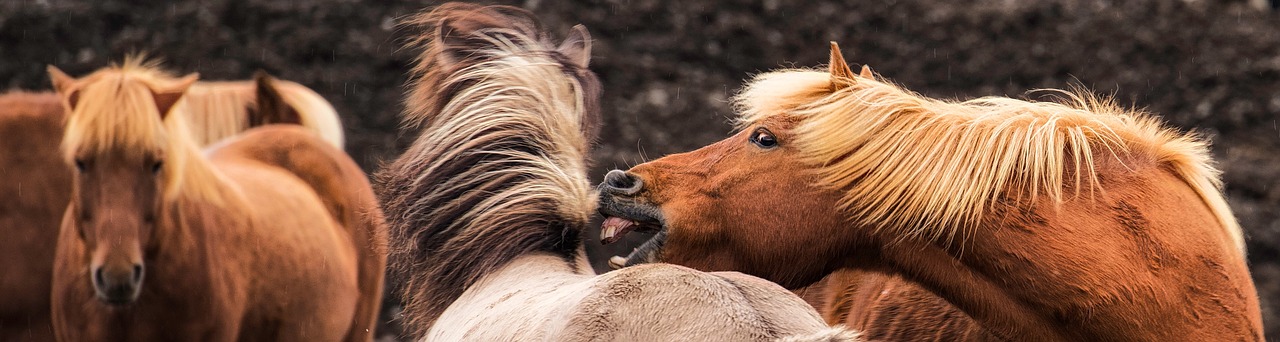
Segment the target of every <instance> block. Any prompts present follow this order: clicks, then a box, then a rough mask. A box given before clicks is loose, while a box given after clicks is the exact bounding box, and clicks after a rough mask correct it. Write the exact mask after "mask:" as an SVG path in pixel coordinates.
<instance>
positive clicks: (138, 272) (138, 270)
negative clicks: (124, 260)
mask: <svg viewBox="0 0 1280 342" xmlns="http://www.w3.org/2000/svg"><path fill="white" fill-rule="evenodd" d="M141 282H142V264H134V265H133V284H134V285H137V284H139V283H141Z"/></svg>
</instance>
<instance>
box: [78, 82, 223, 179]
mask: <svg viewBox="0 0 1280 342" xmlns="http://www.w3.org/2000/svg"><path fill="white" fill-rule="evenodd" d="M157 64H158V63H156V62H148V61H146V60H145V58H143V57H128V58H126V59H125V62H124V63H122V64H120V65H112V66H110V67H107V68H103V69H101V70H98V71H96V72H94V73H92V74H90V75H88V76H85V77H82V78H80V79H77V80H75V81H73V84H70V85H67V86H66V88H65V89H60V90H59V95H61V96H62V98H63V107H64V108H70V109H69V110H67V113H68V116H67V123H66V129H65V132H64V135H63V139H62V152H63V158H65V160H66V161H67V163H68V164H71V163H74V160H75V159H76V158H78V157H80V156H83V155H93V154H101V153H112V151H123V152H125V153H132V154H135V156H141V155H144V154H152V155H163V157H164V162H163V164H162V167H163V172H164V175H165V176H164V177H165V180H164V182H165V187H164V189H165V193H164V197H165V199H167V200H174V199H177V198H178V197H179V196H180V195H181V196H190V197H196V198H201V199H204V200H207V201H210V202H213V203H223V202H224V201H223V198H224V197H223V196H222V193H221V191H220V190H219V189H220V188H219V187H218V185H219V183H220V182H218V181H217V180H218V179H220V174H218V173H217V172H216V171H214V170H213V169H212V168H211V166H210V165H209V164H208V162H207V161H206V160H205V159H204V157H203V156H202V155H201V154H200V152H199V150H198V148H197V146H198V145H196V144H195V143H194V142H193V141H192V140H191V138H190V137H189V134H188V132H190V130H188V129H187V123H186V117H187V115H185V114H179V113H177V112H180V111H182V110H184V108H185V107H184V106H183V105H182V101H183V100H181V99H179V100H178V102H177V103H175V104H174V105H173V106H172V110H171V111H170V115H166V116H164V119H163V120H161V113H160V112H159V109H158V108H157V106H156V99H155V95H154V94H155V93H156V92H160V91H165V90H169V89H171V88H174V87H180V86H182V83H183V82H184V81H186V79H175V78H173V77H172V76H170V75H169V74H168V73H166V72H164V71H161V70H160V69H159V68H158V65H157ZM56 83H57V80H55V85H56ZM68 94H74V95H72V97H74V98H75V100H74V102H75V105H74V106H71V99H70V98H69V97H68ZM173 132H182V133H180V134H173Z"/></svg>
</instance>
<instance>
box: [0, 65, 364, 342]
mask: <svg viewBox="0 0 1280 342" xmlns="http://www.w3.org/2000/svg"><path fill="white" fill-rule="evenodd" d="M184 99H185V100H184V102H185V106H186V108H187V110H180V111H175V112H176V113H179V114H181V115H185V116H187V117H188V120H189V125H188V128H189V129H190V131H191V132H190V135H191V137H192V140H195V141H196V142H197V143H199V144H201V145H208V144H210V143H213V142H216V141H218V140H221V139H222V138H225V137H228V136H231V135H234V134H236V133H239V132H242V131H244V130H246V129H249V128H250V127H257V126H261V125H266V124H272V123H293V124H300V125H303V126H304V127H308V128H309V129H311V130H313V131H315V132H316V133H317V134H320V135H321V136H322V137H325V140H326V141H329V142H330V143H332V144H334V145H335V146H339V147H340V146H342V127H341V126H340V125H338V121H337V119H338V117H337V112H336V111H335V110H334V109H333V106H332V105H330V104H329V103H328V102H327V101H325V100H324V99H323V98H320V97H319V95H317V94H315V92H314V91H312V90H311V89H308V88H306V87H304V86H302V85H300V84H297V83H294V82H289V81H285V80H278V79H275V78H273V77H271V76H270V75H267V74H266V73H259V74H258V75H256V76H255V79H254V80H252V81H222V82H197V83H196V84H195V85H193V86H192V89H189V90H188V93H187V95H186V96H184ZM65 119H66V115H65V113H64V111H63V108H62V105H61V101H60V100H59V99H58V95H57V94H56V93H53V92H21V91H19V92H11V93H7V94H3V95H0V193H5V194H10V195H7V196H0V235H3V236H4V237H5V238H4V239H0V341H12V340H22V341H52V340H53V326H52V323H50V321H49V318H50V313H49V289H50V279H51V278H52V272H53V252H54V249H55V244H56V242H57V239H58V226H59V225H60V223H61V222H62V213H63V211H65V210H66V207H67V203H68V202H70V201H71V181H72V180H71V167H70V166H68V165H67V164H66V162H64V161H63V160H62V157H61V154H60V153H59V152H58V151H59V145H60V144H61V142H62V125H63V123H64V121H65Z"/></svg>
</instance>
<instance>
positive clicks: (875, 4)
mask: <svg viewBox="0 0 1280 342" xmlns="http://www.w3.org/2000/svg"><path fill="white" fill-rule="evenodd" d="M497 3H506V4H513V5H517V6H522V7H525V8H528V9H530V10H532V11H533V12H535V13H537V14H538V15H539V16H540V17H541V18H542V19H543V20H544V22H545V23H546V24H547V26H548V27H549V28H550V29H552V31H554V32H556V33H557V34H561V33H564V32H566V30H567V29H568V28H569V27H570V26H571V25H573V24H577V23H583V24H585V25H586V26H587V27H588V28H589V29H590V30H591V33H592V34H593V36H594V37H595V38H596V41H595V43H594V46H595V50H594V55H595V59H594V60H593V61H592V69H594V70H595V71H596V72H597V73H599V75H600V77H601V79H602V80H603V81H604V85H605V98H604V108H605V115H606V117H605V123H606V126H605V127H604V131H603V135H602V141H601V144H600V146H599V148H598V150H597V153H596V160H597V168H596V170H595V171H594V173H593V178H594V179H599V177H600V175H602V174H603V172H604V171H605V170H607V169H610V168H614V167H617V168H626V167H628V166H630V165H633V164H636V163H638V162H641V161H644V160H647V159H651V158H656V157H659V156H662V155H664V154H668V153H673V152H679V151H686V150H690V149H693V148H696V147H698V146H702V145H705V144H707V143H710V142H712V141H715V140H718V139H721V138H723V137H724V136H726V135H727V134H729V133H730V131H731V128H730V126H729V125H728V119H729V118H730V116H731V115H732V113H731V112H730V110H729V107H728V103H727V99H728V98H729V96H730V95H731V94H732V93H733V91H735V89H737V87H738V86H739V85H740V84H741V82H742V80H743V79H745V78H746V77H748V75H750V74H753V73H757V72H761V71H766V70H770V69H774V68H778V67H790V66H815V65H818V64H821V63H825V62H826V56H827V47H826V46H827V45H826V43H827V42H828V41H837V42H839V43H840V44H841V46H842V47H843V49H844V51H845V55H846V57H848V58H849V60H850V62H851V63H855V64H864V63H865V64H869V65H871V66H872V67H873V68H874V69H875V70H876V71H877V72H879V73H881V74H883V75H884V76H886V77H888V78H890V79H892V80H894V81H896V82H899V83H901V84H904V85H906V86H907V88H909V89H912V90H916V91H919V92H921V93H923V94H925V95H929V96H933V97H941V98H970V97H976V96H982V95H1006V96H1013V97H1021V96H1024V94H1025V91H1026V90H1028V89H1034V88H1065V87H1068V86H1070V85H1071V84H1072V83H1079V84H1083V85H1085V86H1087V87H1089V88H1092V89H1095V90H1096V91H1098V92H1101V93H1106V94H1112V95H1113V96H1115V97H1116V98H1117V99H1118V100H1119V101H1120V102H1121V103H1124V104H1128V105H1131V106H1134V107H1143V108H1147V109H1149V110H1150V111H1153V112H1155V113H1159V114H1160V115H1162V116H1164V117H1165V118H1166V119H1167V120H1168V121H1169V122H1171V123H1172V124H1173V125H1176V126H1179V127H1183V128H1186V129H1191V130H1196V131H1199V132H1202V133H1204V134H1207V135H1209V136H1211V137H1213V141H1214V143H1215V145H1214V152H1215V156H1216V157H1217V158H1218V160H1219V161H1220V162H1221V165H1222V167H1223V168H1224V169H1225V170H1226V173H1225V175H1224V178H1225V180H1226V182H1227V195H1228V197H1229V201H1230V202H1231V204H1232V207H1233V208H1234V209H1235V212H1236V216H1237V217H1238V218H1239V219H1240V221H1241V224H1242V225H1243V226H1244V227H1245V229H1246V234H1247V235H1248V243H1249V259H1250V261H1251V265H1252V269H1253V276H1254V279H1255V280H1256V282H1257V285H1258V290H1259V292H1260V294H1261V295H1262V301H1263V313H1264V315H1265V319H1266V320H1267V333H1268V334H1267V336H1268V337H1269V338H1268V339H1269V340H1280V312H1278V311H1280V221H1277V218H1280V207H1277V204H1278V203H1280V183H1278V182H1277V181H1278V180H1280V155H1277V152H1280V149H1278V147H1280V129H1278V128H1277V119H1278V118H1277V115H1276V113H1277V112H1280V14H1278V13H1277V12H1276V11H1275V10H1274V9H1273V7H1272V6H1274V5H1275V4H1274V3H1271V2H1268V1H1266V0H1242V1H1193V0H1175V1H1170V0H1139V1H1124V2H1113V1H1101V0H1095V1H1090V0H1057V1H1040V2H1035V3H1029V2H1028V3H1024V2H1020V1H1005V0H967V1H950V0H900V1H892V0H891V1H843V2H841V1H831V2H819V1H783V0H757V1H716V2H712V1H689V0H684V1H659V0H609V1H580V2H575V1H563V0H562V1H550V0H543V1H539V0H526V1H507V2H497ZM433 4H435V2H429V1H362V0H194V1H173V2H156V1H141V0H134V1H125V0H74V1H72V0H40V1H32V0H0V89H7V88H23V89H47V88H48V87H49V81H48V78H47V76H46V74H45V71H44V65H46V64H54V65H57V66H58V67H60V68H62V69H63V70H66V71H67V72H69V73H71V74H72V75H81V74H84V73H87V72H90V71H92V70H95V69H97V68H99V67H102V66H104V65H106V64H107V63H108V62H109V61H117V60H119V59H121V57H122V56H123V55H124V54H125V53H128V52H131V51H151V52H153V53H154V54H155V55H158V56H162V57H164V58H165V59H166V60H167V61H168V63H167V65H168V66H169V67H170V68H171V69H172V70H174V71H176V72H180V73H187V72H195V71H198V72H200V73H201V75H202V76H203V78H205V79H237V78H248V77H249V76H250V75H251V74H252V72H253V71H254V70H257V69H263V70H267V71H269V72H271V73H273V74H275V75H277V76H279V77H281V78H285V79H290V80H294V81H298V82H300V83H303V84H305V85H307V86H310V87H312V88H314V89H316V90H317V91H319V92H320V93H321V94H322V95H324V96H326V97H327V98H328V99H329V100H330V101H331V102H333V103H334V105H335V106H336V107H337V108H338V111H339V112H340V113H341V114H342V115H343V118H342V119H343V124H344V125H345V126H346V130H347V134H348V145H347V151H348V152H350V153H351V154H352V156H354V157H355V159H356V160H357V161H358V162H360V163H361V165H363V166H364V168H365V169H366V170H368V171H372V170H374V169H376V168H377V167H378V166H379V165H380V163H382V162H384V161H388V160H390V159H391V158H393V157H394V156H395V155H396V153H397V152H398V150H399V148H402V147H403V146H404V145H405V144H407V143H408V142H409V139H408V138H406V137H404V136H405V135H406V134H405V133H401V132H399V131H398V130H397V119H396V113H397V112H398V111H399V110H400V109H401V105H400V98H401V94H402V88H401V85H402V84H403V83H404V81H405V72H406V71H407V70H408V63H409V58H410V56H409V54H407V53H405V52H402V51H398V47H399V39H401V38H403V36H404V34H405V32H400V31H398V30H397V29H396V26H395V25H394V23H395V22H396V19H397V18H399V17H401V16H403V15H406V14H409V13H414V12H416V11H418V10H420V9H422V8H425V7H429V6H432V5H433ZM592 234H596V233H595V232H593V233H592ZM627 248H629V246H627V245H625V244H623V245H618V246H609V249H608V250H604V249H601V248H600V247H599V246H598V245H597V244H595V243H594V241H588V249H589V251H590V252H591V254H592V255H593V257H594V258H595V260H602V259H603V257H605V256H608V255H612V254H617V253H624V252H625V251H626V250H627ZM393 314H394V307H389V310H388V316H389V317H390V316H393ZM387 329H388V330H389V331H394V330H395V327H394V324H390V325H388V327H387Z"/></svg>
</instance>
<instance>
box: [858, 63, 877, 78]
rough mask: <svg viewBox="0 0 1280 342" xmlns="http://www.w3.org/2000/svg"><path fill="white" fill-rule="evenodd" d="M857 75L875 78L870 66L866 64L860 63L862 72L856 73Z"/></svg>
mask: <svg viewBox="0 0 1280 342" xmlns="http://www.w3.org/2000/svg"><path fill="white" fill-rule="evenodd" d="M858 76H862V78H872V79H874V78H876V75H875V74H872V73H871V67H869V66H867V65H866V64H863V65H862V72H860V73H858Z"/></svg>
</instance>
